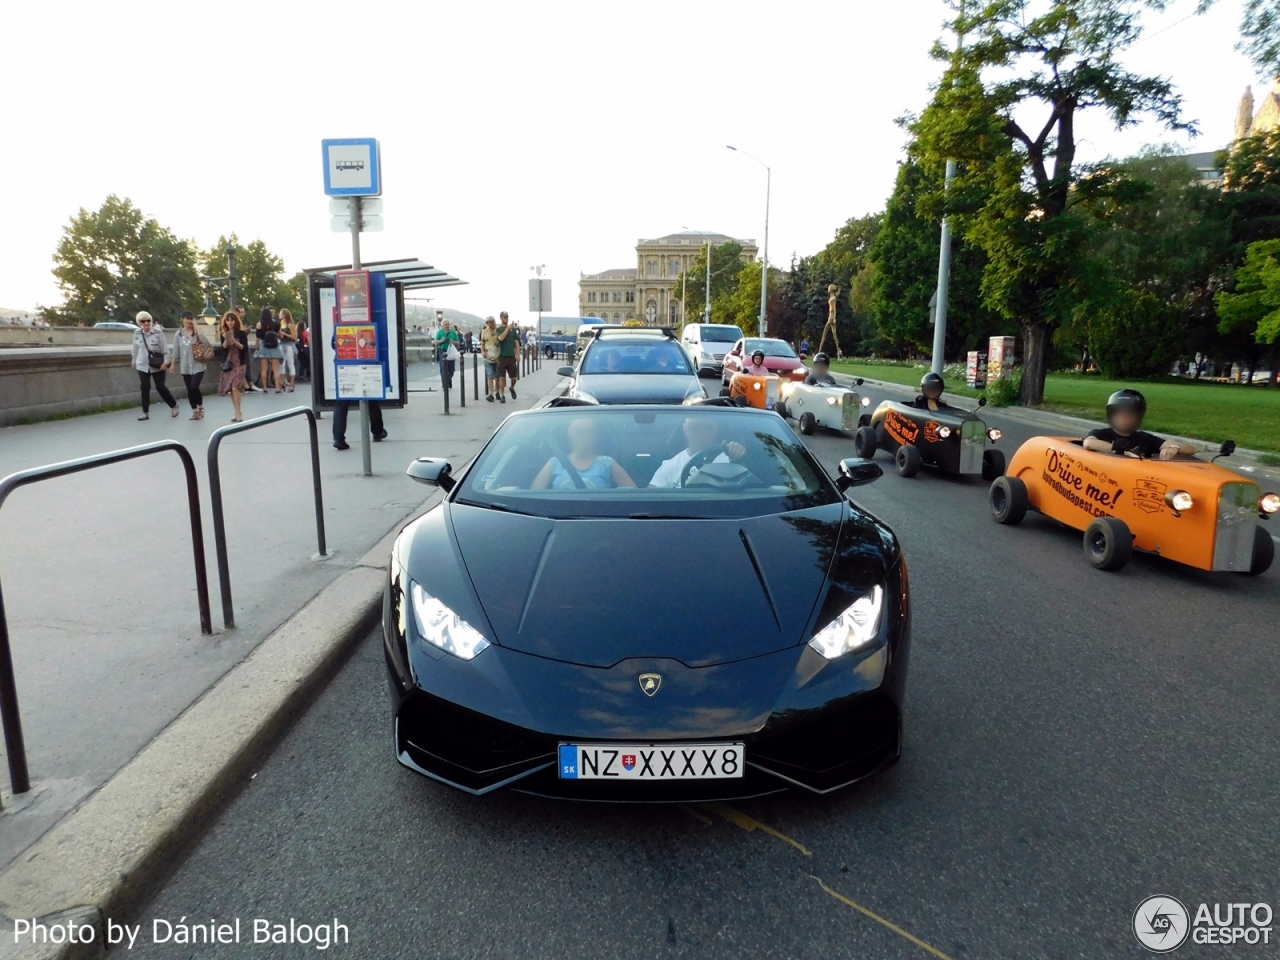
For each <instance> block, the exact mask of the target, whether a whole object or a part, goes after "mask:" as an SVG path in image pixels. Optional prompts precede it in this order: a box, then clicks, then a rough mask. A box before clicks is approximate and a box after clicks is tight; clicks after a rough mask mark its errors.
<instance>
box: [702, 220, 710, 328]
mask: <svg viewBox="0 0 1280 960" xmlns="http://www.w3.org/2000/svg"><path fill="white" fill-rule="evenodd" d="M702 317H703V320H702V322H703V323H710V322H711V239H710V238H709V237H708V238H707V299H706V302H705V303H703V305H702Z"/></svg>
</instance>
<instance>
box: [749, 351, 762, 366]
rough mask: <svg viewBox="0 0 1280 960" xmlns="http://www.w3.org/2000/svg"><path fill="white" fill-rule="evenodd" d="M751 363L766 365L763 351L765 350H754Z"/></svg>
mask: <svg viewBox="0 0 1280 960" xmlns="http://www.w3.org/2000/svg"><path fill="white" fill-rule="evenodd" d="M751 362H752V363H764V351H763V350H753V351H751Z"/></svg>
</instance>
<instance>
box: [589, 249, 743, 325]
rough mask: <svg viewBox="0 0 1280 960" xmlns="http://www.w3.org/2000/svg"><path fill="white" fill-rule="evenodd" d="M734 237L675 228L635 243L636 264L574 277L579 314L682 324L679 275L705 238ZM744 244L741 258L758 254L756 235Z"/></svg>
mask: <svg viewBox="0 0 1280 960" xmlns="http://www.w3.org/2000/svg"><path fill="white" fill-rule="evenodd" d="M734 239H735V238H733V237H729V236H725V235H724V234H721V233H673V234H669V235H668V236H665V237H658V238H656V239H653V240H640V241H637V243H636V265H635V266H634V267H622V268H619V269H615V270H605V271H604V272H602V273H584V274H582V275H581V277H580V278H579V279H578V315H579V316H581V317H599V318H600V319H602V320H608V321H609V322H610V323H626V322H627V321H628V320H630V321H632V322H635V321H637V320H638V321H639V322H641V323H643V324H646V325H648V326H660V325H664V326H672V327H677V328H679V327H680V326H682V325H683V324H684V320H685V317H684V304H683V302H682V300H681V290H680V274H681V273H683V272H684V271H686V270H688V269H689V268H690V267H692V266H693V264H694V261H696V260H697V258H698V254H699V253H700V252H701V251H703V250H705V249H706V244H707V243H708V242H710V243H712V244H713V245H716V246H719V245H720V244H722V243H725V242H726V241H728V240H734ZM736 242H737V243H739V244H741V245H742V262H743V263H750V262H751V261H752V260H754V259H755V258H756V253H757V247H756V242H755V241H754V240H736Z"/></svg>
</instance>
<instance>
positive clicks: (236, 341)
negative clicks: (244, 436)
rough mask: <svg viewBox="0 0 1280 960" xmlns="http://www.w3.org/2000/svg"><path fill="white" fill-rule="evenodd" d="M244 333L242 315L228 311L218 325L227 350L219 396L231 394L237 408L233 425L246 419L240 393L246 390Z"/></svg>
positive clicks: (219, 385) (232, 419)
mask: <svg viewBox="0 0 1280 960" xmlns="http://www.w3.org/2000/svg"><path fill="white" fill-rule="evenodd" d="M243 335H244V331H243V330H242V329H240V315H239V314H238V313H236V312H235V311H234V310H228V311H227V312H226V313H225V314H223V316H222V322H221V323H220V324H218V336H219V337H220V338H221V340H222V345H223V346H224V347H225V348H226V350H227V359H226V360H223V361H222V379H221V380H219V381H218V396H220V397H225V396H226V395H227V394H231V403H232V405H233V406H234V407H235V408H236V415H235V416H234V417H232V418H231V422H232V423H239V422H240V421H241V420H243V419H244V417H243V416H242V415H241V413H240V391H241V390H243V389H244V382H245V381H244V354H245V349H244V342H243V340H242V337H243Z"/></svg>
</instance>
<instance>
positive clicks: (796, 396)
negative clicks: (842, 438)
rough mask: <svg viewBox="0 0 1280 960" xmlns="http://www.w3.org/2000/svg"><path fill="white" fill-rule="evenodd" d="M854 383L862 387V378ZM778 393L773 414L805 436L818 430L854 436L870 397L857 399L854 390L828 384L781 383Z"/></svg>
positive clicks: (857, 395) (857, 396)
mask: <svg viewBox="0 0 1280 960" xmlns="http://www.w3.org/2000/svg"><path fill="white" fill-rule="evenodd" d="M857 382H858V384H859V385H861V384H862V378H861V377H859V378H858V381H857ZM779 393H780V394H781V396H780V397H779V399H778V402H777V403H775V404H774V410H776V411H777V412H778V413H779V414H780V415H782V416H783V417H787V418H788V419H791V420H795V421H796V423H797V424H798V425H799V427H800V432H801V433H803V434H805V435H808V434H811V433H813V431H814V430H815V429H816V428H817V427H825V428H826V429H828V430H839V431H842V432H844V433H853V432H854V431H855V430H857V429H858V427H859V425H860V422H861V420H862V408H863V407H865V406H868V405H870V403H871V398H870V397H862V396H859V394H858V391H857V390H854V389H852V388H850V387H841V386H829V385H827V384H812V383H794V382H793V383H784V384H782V386H781V388H780V389H779Z"/></svg>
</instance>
